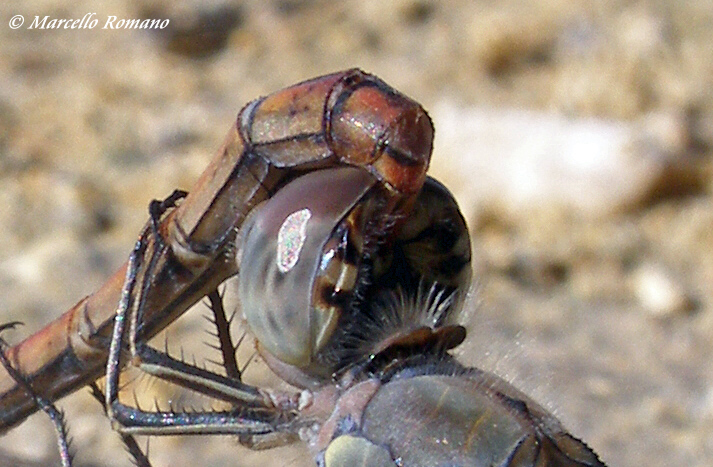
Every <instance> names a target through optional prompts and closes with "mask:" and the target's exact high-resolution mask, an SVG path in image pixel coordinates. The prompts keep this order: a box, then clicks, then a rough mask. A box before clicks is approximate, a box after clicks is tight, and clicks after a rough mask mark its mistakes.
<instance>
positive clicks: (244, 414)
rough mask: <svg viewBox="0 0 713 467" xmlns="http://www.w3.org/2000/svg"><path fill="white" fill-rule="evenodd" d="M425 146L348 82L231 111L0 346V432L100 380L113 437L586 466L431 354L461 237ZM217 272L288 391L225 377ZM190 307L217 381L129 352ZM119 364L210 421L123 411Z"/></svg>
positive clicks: (459, 269)
mask: <svg viewBox="0 0 713 467" xmlns="http://www.w3.org/2000/svg"><path fill="white" fill-rule="evenodd" d="M432 144H433V124H432V122H431V119H430V118H429V117H428V114H427V113H426V111H425V110H424V109H423V108H422V107H421V105H420V104H418V103H417V102H415V101H414V100H412V99H410V98H408V97H406V96H404V95H403V94H401V93H399V92H398V91H396V90H394V89H393V88H391V87H390V86H389V85H387V84H386V83H385V82H383V81H382V80H380V79H379V78H377V77H375V76H373V75H369V74H367V73H364V72H362V71H360V70H358V69H353V70H347V71H343V72H339V73H334V74H331V75H326V76H322V77H318V78H315V79H312V80H309V81H305V82H302V83H299V84H296V85H294V86H291V87H289V88H286V89H284V90H282V91H278V92H276V93H274V94H271V95H269V96H267V97H262V98H259V99H256V100H254V101H252V102H251V103H249V104H247V105H246V106H245V107H244V108H243V109H242V110H241V111H240V113H239V114H238V117H237V120H236V123H235V124H234V125H233V127H232V128H231V130H230V131H229V134H228V136H227V138H226V140H225V142H224V144H223V146H222V147H221V148H220V149H219V151H218V153H217V154H216V156H215V157H214V159H213V160H212V161H211V163H210V164H209V166H208V167H207V168H206V170H205V171H204V172H203V174H202V175H201V176H200V178H199V180H198V181H197V183H196V185H195V186H194V187H193V189H192V190H191V191H190V192H189V193H186V192H183V191H176V192H174V193H173V194H172V195H170V196H169V197H168V198H166V199H165V200H163V201H153V202H152V203H150V205H149V214H150V219H149V221H148V222H147V224H146V226H145V227H144V229H143V230H142V232H141V233H140V235H139V238H138V240H137V242H136V244H135V246H134V249H133V251H132V252H131V254H130V256H129V259H128V260H127V262H126V263H125V264H124V265H123V266H122V267H120V268H119V270H118V271H117V272H116V273H115V274H114V275H113V276H112V277H110V278H109V279H108V280H107V282H106V283H105V284H104V285H103V286H102V287H101V288H100V289H99V290H98V291H97V292H95V293H94V294H92V295H90V296H88V297H85V298H83V299H82V300H80V301H79V302H78V303H77V304H76V305H75V306H74V307H73V308H71V309H70V310H69V311H67V312H66V313H65V314H63V315H62V316H60V317H59V318H58V319H57V320H56V321H55V322H53V323H50V324H49V325H47V326H46V327H45V328H43V329H42V330H40V331H39V332H37V333H36V334H34V335H33V336H30V337H28V338H27V339H25V340H24V341H23V342H21V343H19V344H17V345H15V346H13V347H7V348H5V347H3V349H2V350H3V352H2V357H3V358H2V361H3V362H2V363H3V367H4V369H5V372H4V373H0V432H1V431H4V430H7V429H10V428H11V427H13V426H14V425H16V424H18V423H20V422H21V421H22V420H24V419H25V418H26V417H27V416H29V415H30V414H32V413H34V412H35V411H37V410H38V409H40V408H41V409H43V410H46V411H48V413H50V414H51V415H52V414H53V412H52V409H53V407H54V406H53V402H54V401H55V400H57V399H59V398H61V397H62V396H64V395H66V394H68V393H70V392H73V391H76V390H78V389H80V388H82V387H83V386H85V385H88V384H93V381H95V380H96V379H97V378H99V377H101V376H106V386H105V390H104V392H103V396H100V397H101V398H103V400H104V404H105V409H106V413H107V416H108V417H109V418H110V419H111V420H112V424H113V426H114V428H115V429H117V430H118V431H119V432H120V433H121V434H122V435H123V436H127V437H130V436H131V435H134V434H146V435H175V434H196V435H208V434H233V435H236V436H238V439H239V440H240V442H241V443H242V444H245V445H247V446H250V447H252V448H255V449H266V448H270V447H273V446H277V445H282V444H286V443H290V442H295V441H297V440H301V441H302V442H305V443H307V444H308V446H309V447H310V449H311V451H312V453H313V455H314V458H315V462H316V463H317V465H321V466H327V467H337V466H347V465H376V466H420V465H424V466H425V465H444V466H445V465H463V466H465V465H502V466H603V465H604V464H603V463H602V462H601V461H600V460H599V458H598V457H597V455H596V454H595V453H594V452H593V451H592V450H591V449H589V448H588V447H587V446H586V444H584V443H583V442H582V441H580V440H578V439H577V438H575V437H574V436H572V435H571V434H570V433H568V432H567V430H566V429H565V428H564V427H562V425H561V424H560V423H559V422H558V421H557V420H556V418H555V417H553V416H552V415H551V414H549V413H548V412H547V411H546V410H545V409H543V408H542V407H541V406H540V405H538V404H537V403H535V402H534V401H532V400H531V399H530V398H528V397H527V396H526V395H524V394H523V393H521V392H519V391H518V390H517V389H515V388H514V387H512V386H511V385H510V384H508V383H506V382H505V381H503V380H501V379H499V378H498V377H497V376H495V375H493V374H490V373H487V372H484V371H481V370H479V369H477V368H468V367H465V366H463V365H462V364H460V363H459V362H458V361H457V360H456V359H455V358H454V357H452V356H451V353H450V351H451V350H452V349H454V348H455V347H457V346H458V345H460V344H461V343H462V342H463V341H464V340H465V338H466V331H465V328H464V327H463V326H462V324H461V323H459V322H458V321H459V318H460V310H461V308H462V303H463V300H464V297H465V295H466V294H467V291H468V289H469V285H470V276H471V269H470V237H469V235H468V230H467V227H466V224H465V221H464V220H463V216H462V214H461V213H460V210H459V208H458V205H457V203H456V201H455V200H454V198H453V196H452V195H451V194H450V192H449V191H448V190H447V188H445V187H444V186H443V185H442V184H440V183H439V182H437V181H436V180H434V179H433V178H431V177H428V176H427V170H428V165H429V162H430V157H431V152H432ZM236 274H237V276H238V277H237V295H238V297H239V300H240V305H241V309H242V312H243V314H244V317H245V320H246V321H247V325H248V329H249V331H250V332H251V333H252V335H253V336H254V338H255V341H256V350H257V352H258V354H259V355H260V357H262V359H263V360H264V361H265V362H266V363H267V364H268V366H269V367H270V369H271V370H272V371H273V372H274V373H275V374H276V375H277V376H278V377H279V378H281V379H282V380H284V381H285V382H287V383H289V384H291V385H292V386H294V387H295V388H296V389H295V390H294V391H277V390H271V389H268V388H259V387H255V386H251V385H248V384H246V383H244V382H243V381H242V375H241V371H240V370H239V369H238V366H237V363H236V362H235V360H234V354H235V350H236V347H237V346H236V345H234V344H233V340H232V337H231V336H230V330H229V328H228V327H227V326H226V324H225V323H226V322H227V321H228V320H227V319H226V318H225V315H224V312H223V308H222V305H221V303H220V297H219V295H218V294H217V292H216V291H217V288H218V286H219V285H220V284H221V283H223V282H224V281H225V280H226V279H228V278H230V277H232V276H235V275H236ZM206 296H207V297H208V298H209V299H210V301H211V304H212V309H213V312H214V317H215V324H216V329H217V335H218V337H219V340H220V342H221V350H222V355H223V367H224V374H219V373H215V372H212V371H208V370H206V369H204V368H202V367H198V366H196V365H192V364H188V363H186V362H184V361H182V360H180V359H176V358H173V357H171V356H170V355H168V354H167V353H166V352H161V351H158V350H156V349H154V348H152V347H150V346H149V345H148V344H147V341H148V340H149V339H150V338H151V337H153V336H154V335H156V334H157V333H158V332H160V331H161V330H163V329H164V328H165V327H166V326H168V325H169V324H171V323H172V322H173V321H175V320H176V319H177V318H178V317H179V316H180V315H181V314H183V313H184V312H185V311H187V310H188V309H189V308H190V307H191V306H192V305H193V304H195V303H196V302H197V301H199V300H201V299H202V298H203V297H206ZM127 364H130V365H132V366H136V367H138V368H139V369H140V370H142V371H144V372H146V373H148V374H151V375H153V376H155V377H157V378H160V379H163V380H166V381H169V382H172V383H175V384H178V385H180V386H182V387H185V388H188V389H191V390H193V391H197V392H199V393H202V394H205V395H208V396H210V397H212V398H215V399H217V400H221V401H224V402H227V403H228V404H229V405H230V409H228V410H222V411H219V410H209V411H178V410H172V409H171V410H167V411H160V410H155V411H146V410H143V409H141V408H139V407H136V406H131V405H127V404H125V403H123V402H122V401H121V400H120V398H119V388H120V386H121V383H120V376H121V373H122V369H123V368H124V367H125V366H126V365H127ZM55 417H56V416H55ZM62 430H63V429H62V424H61V423H60V424H59V431H60V440H62V439H66V435H65V434H64V433H63V431H62ZM127 439H129V438H127ZM61 449H62V450H63V451H64V453H65V454H67V453H66V451H67V449H66V447H65V448H61ZM133 452H134V451H132V453H133ZM134 456H135V458H136V459H137V463H141V462H144V461H143V460H142V459H143V458H140V456H141V454H140V453H136V454H134ZM66 457H69V456H68V455H67V456H66ZM142 465H143V464H142Z"/></svg>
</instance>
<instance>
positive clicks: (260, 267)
mask: <svg viewBox="0 0 713 467" xmlns="http://www.w3.org/2000/svg"><path fill="white" fill-rule="evenodd" d="M391 197H392V196H391V193H390V191H389V190H385V189H384V188H383V186H382V185H381V184H379V183H378V181H377V180H376V179H375V178H374V177H372V176H371V174H369V173H368V172H366V171H363V170H358V169H354V168H340V169H329V170H323V171H317V172H314V173H310V174H308V175H304V176H302V177H300V178H298V179H296V180H294V181H293V182H291V183H290V184H288V185H287V186H285V187H284V188H283V189H282V190H281V191H280V192H278V193H277V194H276V195H275V196H274V197H273V198H271V199H270V200H269V201H267V202H266V203H264V205H262V206H260V207H258V208H257V209H256V210H255V212H254V214H253V215H252V216H251V217H250V218H249V219H248V220H247V221H246V223H245V225H244V228H243V234H242V236H241V238H240V239H239V241H238V244H239V250H238V254H237V261H238V264H239V266H238V267H239V269H240V276H239V281H238V283H239V294H238V295H239V297H240V300H241V306H242V309H243V313H244V314H245V317H246V319H247V322H248V324H249V326H250V329H251V331H252V332H253V333H254V335H255V336H256V338H257V340H258V341H259V343H260V348H261V349H263V350H265V351H266V352H267V354H268V356H267V357H266V358H267V360H268V362H270V361H273V357H274V358H275V359H277V360H279V361H280V362H281V363H285V364H288V365H291V366H293V367H296V368H299V369H300V371H302V372H304V373H306V376H309V377H313V378H318V379H321V380H329V379H331V378H332V375H333V374H334V373H335V372H339V370H340V369H342V368H343V367H345V366H346V365H347V364H351V363H354V362H355V361H356V360H358V359H360V358H362V357H364V356H369V355H372V354H375V353H378V352H380V351H381V350H383V349H384V348H386V347H388V346H389V345H392V344H393V343H395V342H396V341H397V340H398V339H399V338H401V337H405V336H408V335H410V334H411V332H412V331H415V330H417V329H419V328H421V327H428V328H434V329H435V328H437V327H442V326H445V325H446V324H451V323H453V322H455V314H454V313H452V312H453V311H454V310H458V309H459V306H458V305H459V302H460V301H461V300H462V297H463V296H464V295H465V293H466V291H467V290H468V287H469V285H470V271H471V269H470V238H469V236H468V230H467V228H466V225H465V222H464V221H463V218H462V216H461V214H460V212H459V210H458V207H457V205H456V204H455V201H454V200H453V197H452V196H451V195H450V193H449V192H448V191H447V190H446V189H445V188H444V187H443V186H442V185H440V184H439V183H438V182H436V181H435V180H433V179H430V178H428V179H427V180H426V184H425V186H424V188H423V189H422V190H421V191H420V192H419V193H418V195H417V197H416V200H415V202H414V203H413V205H412V208H413V210H412V211H411V213H409V214H406V215H404V214H403V213H401V212H399V213H396V214H394V213H392V212H389V211H388V210H387V209H385V207H386V206H389V205H392V204H393V203H392V202H391V201H390V199H391ZM428 284H437V286H435V287H437V290H433V291H431V293H433V294H440V295H441V296H443V297H448V300H447V301H444V303H443V304H442V306H441V307H440V308H439V309H438V310H435V311H432V312H431V313H425V312H424V313H421V314H414V315H413V316H410V317H409V319H408V320H407V319H404V318H403V317H401V316H398V315H394V316H390V317H384V316H381V315H380V313H379V312H377V311H375V310H376V307H375V306H372V304H376V303H379V302H383V301H385V300H389V299H391V298H392V296H393V295H395V294H403V295H406V296H409V295H411V294H412V293H415V292H418V289H420V288H423V287H428ZM392 341H393V342H392ZM263 353H265V352H263ZM281 376H282V377H283V378H286V379H289V380H291V381H295V379H294V378H289V377H287V375H285V374H284V371H283V372H282V374H281Z"/></svg>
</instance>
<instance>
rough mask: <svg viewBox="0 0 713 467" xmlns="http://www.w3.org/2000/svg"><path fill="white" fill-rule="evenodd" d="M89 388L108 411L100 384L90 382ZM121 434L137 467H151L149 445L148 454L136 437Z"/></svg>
mask: <svg viewBox="0 0 713 467" xmlns="http://www.w3.org/2000/svg"><path fill="white" fill-rule="evenodd" d="M89 390H90V391H91V393H92V397H94V399H96V400H97V401H98V402H99V403H100V404H101V406H102V408H103V409H104V413H106V406H105V405H104V399H105V396H104V392H102V390H101V389H99V386H98V385H97V383H95V382H92V383H91V384H89ZM119 436H121V441H122V442H123V443H124V446H126V450H127V451H129V454H131V457H132V458H133V459H134V464H135V465H136V467H151V462H150V461H149V458H148V452H149V450H148V445H147V446H146V454H144V452H143V451H142V450H141V448H140V447H139V443H137V442H136V438H134V437H133V436H131V435H128V434H125V433H119Z"/></svg>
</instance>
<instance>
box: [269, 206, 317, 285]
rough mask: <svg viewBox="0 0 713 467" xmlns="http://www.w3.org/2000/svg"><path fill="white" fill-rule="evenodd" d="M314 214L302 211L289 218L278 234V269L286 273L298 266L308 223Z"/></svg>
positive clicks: (305, 209) (306, 210)
mask: <svg viewBox="0 0 713 467" xmlns="http://www.w3.org/2000/svg"><path fill="white" fill-rule="evenodd" d="M311 217H312V212H311V211H310V210H309V209H307V208H304V209H300V210H299V211H295V212H293V213H292V214H290V215H289V216H287V217H286V218H285V220H284V222H283V223H282V225H281V226H280V231H279V232H278V233H277V258H276V262H277V269H279V270H280V272H281V273H283V274H284V273H286V272H288V271H289V270H290V269H292V268H293V267H295V264H297V261H298V260H299V259H300V252H301V251H302V247H303V246H304V244H305V239H306V238H307V222H308V221H309V219H310V218H311Z"/></svg>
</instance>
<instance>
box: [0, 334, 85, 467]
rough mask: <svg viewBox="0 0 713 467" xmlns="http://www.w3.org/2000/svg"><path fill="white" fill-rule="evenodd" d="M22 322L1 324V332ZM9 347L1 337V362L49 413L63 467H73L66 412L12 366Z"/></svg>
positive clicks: (38, 405)
mask: <svg viewBox="0 0 713 467" xmlns="http://www.w3.org/2000/svg"><path fill="white" fill-rule="evenodd" d="M20 324H22V323H20V322H19V321H13V322H11V323H6V324H3V325H0V332H2V331H5V330H7V329H13V328H15V327H16V326H18V325H20ZM7 347H8V344H7V342H5V339H3V338H1V337H0V363H2V366H3V367H5V370H6V371H7V372H8V374H9V375H10V376H11V377H12V379H14V380H15V381H16V382H17V383H18V384H19V385H20V386H22V388H23V389H24V390H25V391H27V393H28V394H29V395H30V397H32V399H33V400H34V401H35V404H37V407H39V408H40V410H42V411H43V412H45V413H46V414H47V416H49V418H50V420H51V421H52V424H53V425H54V428H55V430H56V431H57V446H58V448H59V455H60V459H61V462H62V467H71V465H72V454H71V453H70V452H69V447H70V443H71V441H70V439H69V432H68V430H67V424H66V422H65V420H64V413H63V412H62V411H61V410H59V409H58V408H57V406H55V405H54V404H53V403H52V402H51V401H49V400H48V399H45V398H44V397H42V396H41V395H39V394H38V393H37V391H35V389H34V388H33V387H32V385H31V384H30V383H29V382H28V381H27V378H25V376H24V375H23V374H22V373H21V372H20V371H19V370H17V369H16V368H15V367H14V366H12V363H10V360H8V358H7V355H6V354H5V349H6V348H7Z"/></svg>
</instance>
